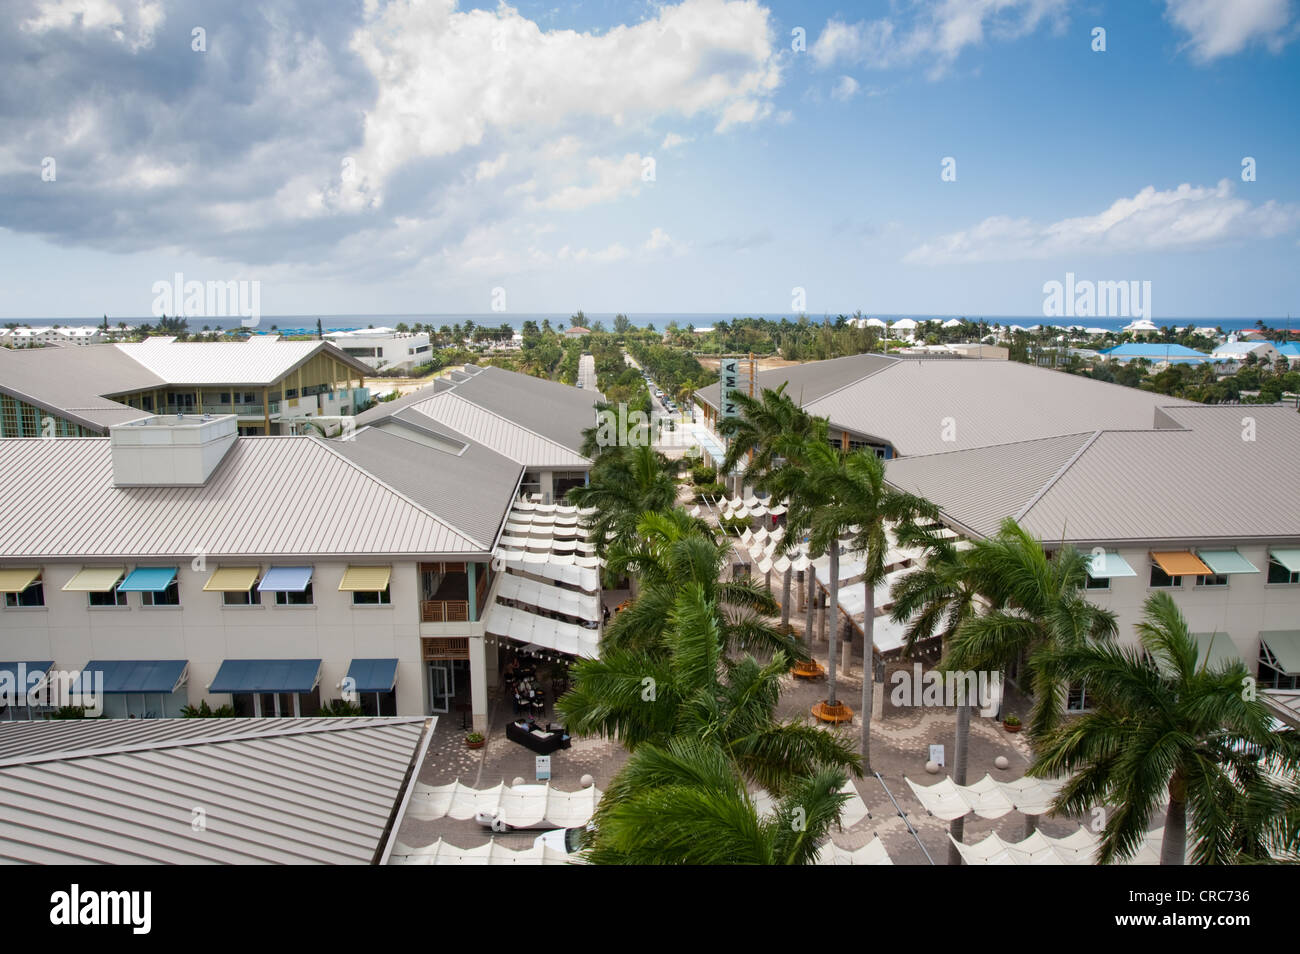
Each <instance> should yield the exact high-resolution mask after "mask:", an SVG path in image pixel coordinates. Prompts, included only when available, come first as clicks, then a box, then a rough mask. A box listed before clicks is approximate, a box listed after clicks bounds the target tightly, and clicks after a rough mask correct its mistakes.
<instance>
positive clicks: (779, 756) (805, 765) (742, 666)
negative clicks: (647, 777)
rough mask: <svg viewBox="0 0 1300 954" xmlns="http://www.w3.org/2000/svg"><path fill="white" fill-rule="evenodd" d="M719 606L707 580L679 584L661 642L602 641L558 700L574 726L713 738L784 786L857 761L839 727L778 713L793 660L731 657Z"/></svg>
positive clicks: (751, 776)
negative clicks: (784, 678)
mask: <svg viewBox="0 0 1300 954" xmlns="http://www.w3.org/2000/svg"><path fill="white" fill-rule="evenodd" d="M719 615H720V614H719V612H718V608H717V605H716V603H714V602H713V601H712V600H711V599H710V598H709V596H708V594H707V591H706V587H704V586H702V585H699V584H691V585H688V586H687V587H685V588H684V589H683V590H681V591H680V592H679V593H678V595H677V598H676V600H675V601H674V602H673V603H672V605H671V607H670V609H669V611H668V626H667V627H666V629H665V632H664V634H663V637H662V640H661V641H660V643H659V644H657V645H654V646H650V647H635V648H623V647H620V646H603V647H602V651H601V657H600V658H599V659H586V660H580V661H579V662H577V663H575V665H574V667H573V688H572V689H571V690H570V691H569V692H568V693H566V694H565V695H564V696H563V697H562V698H561V699H560V700H559V701H558V702H557V704H556V707H557V709H558V710H559V711H560V712H561V713H563V715H564V717H565V720H566V723H565V724H566V725H568V727H569V728H570V730H571V731H573V732H577V733H579V734H582V735H600V736H603V737H617V738H618V739H619V740H620V741H621V742H622V743H623V745H624V746H625V747H626V748H627V749H628V750H629V751H632V752H635V751H637V750H638V749H639V748H640V747H641V746H643V745H661V746H662V745H667V744H668V743H669V742H670V741H671V740H672V739H673V738H674V737H685V738H697V739H705V738H707V739H710V740H712V741H713V742H714V743H716V744H717V745H719V746H720V747H721V748H722V749H723V750H724V751H725V752H726V754H727V757H728V758H729V759H730V760H731V761H732V762H734V764H735V766H736V770H737V771H738V772H739V773H741V774H742V775H744V776H745V778H747V779H748V780H750V781H751V782H753V783H754V784H756V785H760V786H762V787H764V788H767V789H768V790H770V791H772V792H774V793H780V792H784V791H785V790H786V789H787V788H788V787H789V785H790V784H791V782H792V780H793V779H795V778H796V777H798V776H801V775H804V774H807V773H810V772H814V771H816V770H817V769H818V768H819V767H820V766H824V765H830V766H834V767H837V768H841V769H856V768H857V765H858V761H859V760H858V756H857V754H856V753H855V752H854V751H853V750H852V748H851V747H850V746H849V745H848V744H847V743H845V742H844V740H843V739H841V738H840V737H839V736H837V735H835V734H833V733H829V732H824V731H821V730H819V729H817V728H815V727H813V726H810V725H807V724H805V723H803V722H800V721H791V722H778V721H777V720H776V717H775V712H776V704H777V700H778V698H779V696H780V692H781V684H780V679H781V677H782V675H784V673H785V672H786V671H787V670H788V669H789V666H790V659H789V657H788V656H787V655H785V654H784V653H782V652H777V653H776V654H774V656H773V658H772V660H771V661H770V662H769V663H767V664H766V665H763V664H760V663H759V662H758V661H757V660H755V659H754V658H753V657H752V656H747V657H744V658H743V659H741V660H739V661H735V662H732V661H729V660H728V659H727V656H726V654H725V652H724V645H723V641H722V638H721V635H720V628H721V627H720V623H719Z"/></svg>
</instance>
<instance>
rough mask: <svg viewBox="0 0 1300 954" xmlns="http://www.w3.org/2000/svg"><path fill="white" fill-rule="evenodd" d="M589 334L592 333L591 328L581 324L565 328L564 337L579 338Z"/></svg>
mask: <svg viewBox="0 0 1300 954" xmlns="http://www.w3.org/2000/svg"><path fill="white" fill-rule="evenodd" d="M589 334H591V329H590V328H583V327H581V326H577V327H574V328H565V329H564V337H566V338H577V337H579V336H581V335H589Z"/></svg>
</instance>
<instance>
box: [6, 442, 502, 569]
mask: <svg viewBox="0 0 1300 954" xmlns="http://www.w3.org/2000/svg"><path fill="white" fill-rule="evenodd" d="M112 480H113V467H112V457H111V451H110V447H109V439H108V438H104V437H88V438H61V439H59V440H41V439H27V438H15V439H12V440H4V441H0V487H4V488H5V491H6V492H5V493H4V494H3V495H0V558H33V559H35V558H87V557H105V558H107V557H113V558H128V559H135V558H149V557H155V556H156V557H168V558H172V557H184V558H185V559H190V558H191V557H192V555H193V554H194V553H195V552H197V551H202V552H204V553H206V554H208V555H209V556H210V557H224V556H235V555H245V556H265V557H282V556H309V557H314V558H320V557H326V556H331V555H337V556H363V555H371V556H377V557H378V556H400V555H435V554H448V555H451V554H457V555H470V554H474V555H477V554H482V553H484V552H487V548H486V547H484V546H482V545H480V544H479V543H478V542H477V541H475V540H473V539H470V538H469V537H467V536H466V535H465V534H464V533H462V532H460V531H458V530H457V529H455V528H454V527H453V526H452V525H451V524H450V523H448V522H446V521H444V520H442V519H440V518H439V517H438V516H437V515H436V514H435V513H431V512H429V511H428V510H426V509H425V508H424V507H423V506H422V505H421V504H419V503H417V502H416V501H414V500H413V499H411V498H410V497H409V496H407V495H405V494H403V493H402V492H401V491H399V490H397V489H395V488H394V487H392V486H391V485H389V484H388V483H387V482H386V481H384V480H383V479H382V478H380V477H378V476H376V475H374V474H371V473H369V472H368V471H367V470H366V469H364V468H363V467H362V466H361V465H359V464H357V463H354V462H353V461H352V460H351V459H350V458H349V457H348V456H345V455H344V454H342V453H339V452H338V451H336V450H335V449H333V446H332V445H331V444H328V443H326V442H324V441H322V440H320V439H318V438H315V437H241V438H239V439H238V440H237V441H235V443H234V445H233V446H232V447H231V449H230V450H229V451H228V452H227V453H226V456H225V458H224V459H223V460H222V462H221V463H220V464H219V465H218V467H217V469H216V470H215V471H214V472H213V474H212V476H211V477H210V478H209V479H208V481H207V483H206V484H204V485H203V486H201V487H175V486H168V487H114V486H113V484H112ZM509 499H510V495H509V494H507V495H506V496H505V498H504V499H503V500H502V501H501V502H500V503H499V504H497V505H496V506H497V508H498V510H503V509H504V508H505V507H507V506H508V505H509ZM485 542H486V543H488V544H489V545H490V543H491V541H490V540H489V541H485ZM187 555H190V556H187Z"/></svg>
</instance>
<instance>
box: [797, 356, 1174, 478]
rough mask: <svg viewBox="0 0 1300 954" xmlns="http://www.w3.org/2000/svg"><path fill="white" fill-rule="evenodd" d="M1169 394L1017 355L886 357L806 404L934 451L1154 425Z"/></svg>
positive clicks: (906, 445)
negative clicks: (876, 367)
mask: <svg viewBox="0 0 1300 954" xmlns="http://www.w3.org/2000/svg"><path fill="white" fill-rule="evenodd" d="M1178 404H1185V405H1190V404H1191V402H1188V401H1180V400H1178V399H1176V398H1170V397H1167V396H1165V395H1161V394H1155V393H1153V392H1150V391H1142V390H1139V389H1137V388H1128V387H1124V386H1122V385H1118V384H1107V383H1104V382H1101V381H1094V380H1092V379H1091V378H1085V377H1081V376H1080V375H1076V374H1066V373H1064V372H1061V371H1054V370H1051V369H1049V368H1038V367H1034V366H1033V365H1028V364H1021V363H1020V362H1017V361H980V360H978V359H958V360H951V359H950V360H936V359H926V358H917V359H911V360H908V359H892V360H891V362H890V364H889V365H888V366H886V367H883V368H882V369H881V370H880V371H878V372H877V373H875V374H872V375H869V376H867V377H864V378H862V379H861V380H859V381H856V382H853V383H851V384H849V385H847V386H845V387H842V388H840V389H839V390H836V391H833V392H831V393H828V394H827V395H826V396H824V397H822V398H820V399H818V400H816V401H812V402H811V403H809V404H807V405H805V407H806V409H807V410H808V412H809V413H811V414H815V415H818V416H823V417H828V418H829V419H830V421H831V424H832V425H833V426H836V427H841V428H844V429H847V430H850V431H854V432H856V433H859V434H864V435H869V436H873V437H878V438H881V439H884V440H887V441H888V442H889V443H891V444H892V445H893V446H894V448H895V449H896V450H897V451H898V453H899V454H901V455H904V456H910V455H913V454H938V453H943V452H945V451H951V450H954V449H960V448H968V447H986V446H988V445H991V444H1006V443H1010V442H1012V441H1024V440H1033V439H1035V438H1040V437H1058V436H1060V435H1062V434H1077V433H1079V432H1080V431H1087V430H1100V429H1103V428H1150V427H1152V426H1153V425H1154V422H1155V409H1156V408H1157V407H1160V406H1161V405H1178Z"/></svg>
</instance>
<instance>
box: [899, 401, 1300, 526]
mask: <svg viewBox="0 0 1300 954" xmlns="http://www.w3.org/2000/svg"><path fill="white" fill-rule="evenodd" d="M1163 411H1164V415H1167V417H1168V419H1169V420H1170V421H1172V422H1174V423H1176V424H1177V425H1180V426H1178V427H1168V426H1166V427H1162V428H1159V429H1155V428H1151V429H1142V430H1103V431H1099V432H1096V433H1095V434H1092V435H1072V436H1070V437H1058V438H1044V439H1040V440H1036V441H1028V442H1021V443H1018V444H1008V445H999V446H996V447H987V448H978V449H968V450H958V451H953V452H950V453H947V454H935V455H929V456H923V457H914V458H902V459H898V460H894V461H890V462H889V463H888V464H887V465H886V478H887V479H888V481H889V482H890V483H891V484H893V485H895V486H899V487H902V488H904V489H907V490H911V491H914V492H917V493H921V494H923V495H925V496H927V497H929V498H930V499H931V500H933V501H934V502H935V503H936V504H938V505H939V506H940V507H941V508H942V509H943V510H944V512H945V513H946V514H947V515H948V516H949V517H950V518H951V519H952V520H953V521H955V522H956V523H958V524H960V525H961V526H963V527H967V528H969V529H970V530H972V531H973V532H975V533H978V534H986V533H990V532H993V531H995V530H996V528H997V523H998V521H999V520H1000V518H1001V517H1006V516H1014V517H1016V518H1017V519H1018V520H1019V522H1020V524H1021V526H1023V527H1024V528H1025V529H1026V530H1028V531H1029V532H1030V533H1032V534H1033V535H1034V536H1036V537H1038V538H1039V539H1041V540H1044V541H1058V540H1064V541H1066V542H1071V543H1076V544H1080V545H1084V544H1087V545H1091V544H1116V545H1117V544H1124V543H1141V544H1167V545H1180V546H1186V545H1198V544H1201V545H1203V544H1209V543H1216V542H1217V543H1223V544H1239V543H1247V542H1269V543H1283V542H1291V541H1296V540H1300V481H1298V480H1297V470H1300V415H1297V414H1296V412H1295V410H1294V409H1293V408H1289V407H1281V406H1272V405H1270V406H1264V405H1261V406H1250V405H1230V406H1225V405H1196V404H1187V405H1179V406H1173V407H1166V408H1164V409H1163ZM1243 418H1249V419H1251V420H1253V422H1254V424H1253V426H1254V439H1253V440H1246V439H1244V437H1243V435H1244V434H1245V433H1246V425H1245V424H1243ZM1072 444H1073V445H1074V451H1073V452H1072V451H1071V445H1072ZM1044 475H1046V477H1045V478H1044ZM1035 484H1037V486H1035ZM1224 494H1228V495H1230V496H1231V498H1232V499H1234V500H1240V501H1249V505H1248V506H1225V505H1224V504H1223V503H1222V498H1223V495H1224Z"/></svg>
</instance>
